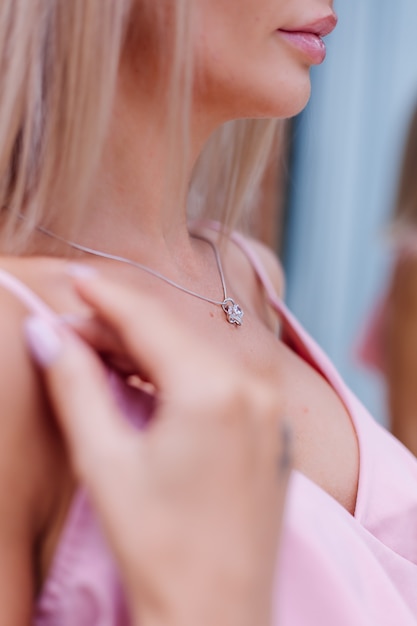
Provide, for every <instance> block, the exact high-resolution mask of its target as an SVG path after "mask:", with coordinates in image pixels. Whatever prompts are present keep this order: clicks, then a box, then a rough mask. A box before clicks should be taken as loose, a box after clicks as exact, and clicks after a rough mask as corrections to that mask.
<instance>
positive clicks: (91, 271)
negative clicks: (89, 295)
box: [66, 263, 98, 278]
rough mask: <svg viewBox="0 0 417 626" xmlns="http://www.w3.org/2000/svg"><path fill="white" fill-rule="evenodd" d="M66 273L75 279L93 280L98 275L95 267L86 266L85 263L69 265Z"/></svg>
mask: <svg viewBox="0 0 417 626" xmlns="http://www.w3.org/2000/svg"><path fill="white" fill-rule="evenodd" d="M66 272H67V274H69V275H70V276H74V278H93V277H94V276H97V274H98V271H97V270H96V269H95V267H91V266H90V265H84V264H83V263H69V264H68V265H67V267H66Z"/></svg>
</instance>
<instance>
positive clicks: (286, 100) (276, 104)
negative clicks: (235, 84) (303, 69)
mask: <svg viewBox="0 0 417 626" xmlns="http://www.w3.org/2000/svg"><path fill="white" fill-rule="evenodd" d="M253 95H254V94H252V102H251V104H250V105H249V106H248V111H246V112H244V113H243V115H240V117H251V118H268V117H270V118H282V119H287V118H290V117H294V116H295V115H298V113H300V112H301V111H302V110H303V109H304V108H305V107H306V106H307V104H308V101H309V100H310V95H311V83H310V79H308V80H305V81H303V82H302V83H298V84H297V85H293V86H289V85H288V84H285V86H282V88H281V89H280V90H279V91H278V93H277V92H275V93H264V94H259V98H257V99H256V101H254V100H253Z"/></svg>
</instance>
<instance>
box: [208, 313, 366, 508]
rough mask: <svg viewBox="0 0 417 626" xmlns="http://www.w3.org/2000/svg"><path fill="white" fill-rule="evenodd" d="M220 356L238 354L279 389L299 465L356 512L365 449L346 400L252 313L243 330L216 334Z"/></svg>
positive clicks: (236, 357) (239, 359) (240, 360)
mask: <svg viewBox="0 0 417 626" xmlns="http://www.w3.org/2000/svg"><path fill="white" fill-rule="evenodd" d="M211 342H212V343H213V344H218V345H219V353H220V354H221V352H223V353H224V354H226V353H227V354H228V356H232V358H233V359H234V360H236V363H244V364H245V366H246V367H248V368H249V369H250V370H252V371H253V372H254V374H256V375H259V376H261V377H262V378H263V379H264V380H267V381H269V382H271V384H273V385H275V386H276V387H277V388H278V389H279V392H280V397H281V407H277V412H278V413H279V412H281V413H282V414H283V415H285V417H286V418H287V419H288V420H289V422H290V424H291V427H292V431H293V439H294V466H295V468H296V469H297V470H299V471H301V472H302V473H304V474H305V475H306V476H308V477H309V478H310V479H311V480H313V481H314V482H315V483H317V484H318V485H319V486H320V487H322V488H323V489H324V490H325V491H327V492H328V493H330V495H331V496H333V497H334V498H335V499H336V500H337V501H338V502H340V504H342V506H344V507H345V508H346V509H347V510H348V511H349V512H351V513H353V512H354V509H355V503H356V494H357V487H358V480H359V449H358V441H357V436H356V432H355V429H354V426H353V423H352V419H351V417H350V415H349V413H348V410H347V408H346V407H345V405H344V403H343V401H342V399H341V398H340V397H339V395H338V394H337V393H336V392H335V390H334V389H333V388H332V387H331V385H330V384H329V382H328V381H327V380H326V379H325V378H324V376H323V375H322V374H321V373H319V371H318V370H317V369H316V368H315V367H313V366H312V365H310V364H309V363H307V362H306V361H305V360H304V359H303V358H301V357H300V356H299V355H298V354H296V353H295V352H294V350H292V349H291V348H289V347H288V346H287V345H286V344H285V343H284V342H283V341H281V340H280V339H278V338H277V337H276V336H274V335H273V333H272V332H271V331H269V330H268V328H266V327H265V325H264V324H262V323H261V322H260V321H259V320H257V319H256V318H255V317H251V316H250V315H249V316H247V318H245V323H244V325H242V327H241V328H228V325H227V324H224V325H223V326H222V327H221V330H217V333H213V335H212V336H211Z"/></svg>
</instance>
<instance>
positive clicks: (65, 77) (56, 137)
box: [0, 0, 277, 254]
mask: <svg viewBox="0 0 417 626" xmlns="http://www.w3.org/2000/svg"><path fill="white" fill-rule="evenodd" d="M146 1H148V0H143V2H146ZM135 2H137V0H135ZM188 2H189V0H176V2H175V3H174V9H173V10H175V12H176V14H175V20H174V23H175V31H176V32H175V33H174V36H175V42H176V43H175V54H174V59H173V63H172V69H171V71H172V81H171V82H172V88H171V90H170V93H169V96H168V97H169V98H170V103H169V104H170V111H171V118H172V119H171V126H172V129H173V132H172V136H173V141H172V144H173V149H172V154H173V155H174V154H175V155H176V156H175V158H176V159H178V154H179V153H180V154H181V155H182V156H183V157H184V158H183V162H184V177H185V175H186V174H185V163H186V158H185V155H186V150H187V144H188V139H189V128H188V122H189V119H190V116H189V112H190V106H191V94H192V84H191V83H192V55H191V54H190V47H191V36H190V31H191V26H190V23H189V10H188ZM130 11H131V0H2V2H1V3H0V224H1V228H0V251H1V252H3V253H4V252H7V253H12V254H17V253H19V252H20V251H22V250H24V247H25V242H27V240H28V238H30V235H31V233H32V232H33V231H34V229H35V228H36V225H39V224H47V223H48V220H49V218H50V217H52V216H53V215H54V214H55V213H56V212H57V211H69V210H70V211H71V213H72V215H73V217H74V221H75V220H76V219H77V216H78V217H79V216H80V215H81V214H82V211H83V207H85V202H86V199H87V196H88V191H89V188H90V185H91V182H92V178H93V175H94V172H95V171H96V168H97V167H98V164H99V161H100V156H101V154H102V150H103V144H104V140H105V137H106V132H107V130H108V126H109V121H110V116H111V112H112V104H113V101H114V95H115V90H116V86H117V76H118V69H119V64H120V59H121V55H122V51H123V46H124V43H125V36H126V31H127V26H128V24H129V17H130ZM276 132H277V122H276V121H271V120H257V121H248V120H240V121H236V122H231V123H229V124H226V125H225V126H224V127H222V128H221V129H219V130H218V131H217V132H216V133H215V134H214V135H213V137H212V138H211V139H210V140H209V142H208V144H207V147H206V149H205V150H204V152H203V154H202V155H201V158H200V159H199V162H198V164H197V166H196V168H195V172H194V176H193V181H192V185H191V193H190V202H189V204H190V210H191V211H192V212H195V211H196V210H198V212H199V214H200V215H201V214H203V215H213V216H215V217H216V218H217V219H220V220H221V221H223V222H224V223H225V224H227V225H228V226H231V225H232V224H233V223H235V222H236V220H237V219H238V217H239V216H240V215H241V214H242V212H243V211H244V210H245V209H247V208H248V207H250V206H251V205H252V204H253V202H254V200H255V198H256V193H257V189H258V186H259V183H260V180H261V178H262V174H263V172H264V170H265V167H266V165H267V162H268V158H269V155H270V152H271V147H272V145H273V141H274V138H275V136H276ZM179 144H180V145H179ZM184 181H185V178H184ZM197 205H198V206H197ZM22 214H24V216H25V219H24V220H22V219H20V218H21V216H22Z"/></svg>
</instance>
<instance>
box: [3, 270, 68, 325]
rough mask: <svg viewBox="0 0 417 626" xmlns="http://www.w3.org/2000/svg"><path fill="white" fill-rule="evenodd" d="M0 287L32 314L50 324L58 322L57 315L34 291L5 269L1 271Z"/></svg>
mask: <svg viewBox="0 0 417 626" xmlns="http://www.w3.org/2000/svg"><path fill="white" fill-rule="evenodd" d="M0 287H2V288H3V289H5V290H6V291H8V292H9V293H11V294H13V295H14V296H15V297H16V298H17V299H18V300H20V302H21V303H22V304H24V305H25V306H26V307H27V308H28V309H29V311H30V312H31V313H34V314H35V315H39V316H40V317H42V318H43V319H45V320H46V321H48V322H51V323H53V322H56V319H57V315H56V313H55V312H54V311H53V310H52V309H51V308H50V307H49V306H48V305H47V304H46V303H45V302H44V301H43V300H42V299H41V298H40V297H39V296H38V295H36V293H35V292H34V291H32V289H29V287H27V286H26V285H25V284H24V283H23V282H22V281H21V280H19V279H18V278H16V276H14V275H13V274H11V273H10V272H7V271H6V270H4V269H0Z"/></svg>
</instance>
